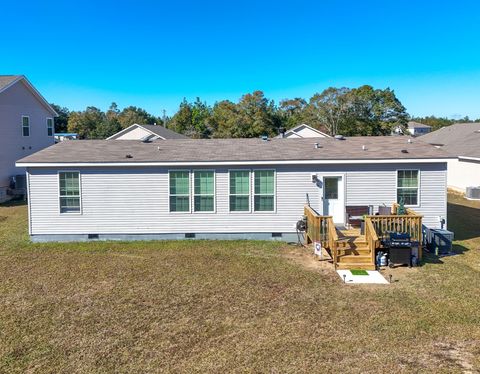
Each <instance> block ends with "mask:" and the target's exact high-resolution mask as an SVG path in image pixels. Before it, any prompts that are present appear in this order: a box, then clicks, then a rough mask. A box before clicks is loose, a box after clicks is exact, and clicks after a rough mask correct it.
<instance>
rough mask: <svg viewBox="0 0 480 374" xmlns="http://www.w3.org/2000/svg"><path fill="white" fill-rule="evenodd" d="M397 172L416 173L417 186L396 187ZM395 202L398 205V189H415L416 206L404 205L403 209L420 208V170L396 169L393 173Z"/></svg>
mask: <svg viewBox="0 0 480 374" xmlns="http://www.w3.org/2000/svg"><path fill="white" fill-rule="evenodd" d="M399 171H416V172H417V175H418V185H417V187H398V172H399ZM395 184H396V186H395V202H396V203H397V204H398V189H399V188H402V189H416V190H417V204H416V205H407V204H405V207H408V208H418V207H419V206H420V185H421V183H420V169H397V170H396V171H395Z"/></svg>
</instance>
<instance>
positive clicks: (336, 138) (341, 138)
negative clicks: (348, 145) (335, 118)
mask: <svg viewBox="0 0 480 374" xmlns="http://www.w3.org/2000/svg"><path fill="white" fill-rule="evenodd" d="M334 138H335V140H345V137H344V136H343V135H341V134H338V135H335V137H334Z"/></svg>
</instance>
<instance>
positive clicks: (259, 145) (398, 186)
mask: <svg viewBox="0 0 480 374" xmlns="http://www.w3.org/2000/svg"><path fill="white" fill-rule="evenodd" d="M447 161H448V155H446V153H445V152H443V151H442V150H439V149H436V148H434V147H430V146H428V145H427V144H425V143H423V142H421V141H420V140H417V139H412V138H408V139H407V138H406V137H352V138H346V139H345V140H335V139H333V138H324V139H271V140H261V139H205V140H194V139H179V140H166V141H153V142H141V141H133V140H125V141H122V142H112V141H108V140H79V141H75V142H62V143H58V144H56V145H55V146H53V147H49V148H48V149H45V150H42V151H40V152H38V153H36V154H34V155H31V156H28V157H25V158H23V159H21V160H19V161H18V162H17V165H18V166H19V167H26V168H27V176H28V182H29V183H28V187H29V197H30V198H29V233H30V236H31V239H32V240H33V241H69V240H75V241H76V240H93V239H113V240H135V239H183V238H202V239H204V238H211V239H272V238H273V239H276V240H286V241H293V240H295V241H296V240H297V235H296V229H295V227H296V226H295V224H296V222H297V221H298V220H299V219H300V218H301V217H302V215H303V214H304V205H305V204H306V203H307V201H308V202H309V203H310V204H311V207H312V208H314V209H315V210H316V211H317V212H319V213H320V214H324V215H330V216H333V220H334V222H335V223H336V224H337V225H340V226H342V225H345V223H346V217H345V211H346V206H365V205H367V206H371V207H372V208H373V209H372V210H373V211H374V212H376V211H378V209H379V207H380V206H383V205H387V206H388V205H389V206H392V204H393V203H395V202H397V201H400V199H402V200H403V201H404V202H405V203H406V205H407V206H411V207H414V209H415V211H416V212H418V213H419V214H422V215H424V217H423V222H424V224H425V225H426V226H428V227H433V228H439V227H440V226H441V220H442V219H446V216H447V201H446V172H447Z"/></svg>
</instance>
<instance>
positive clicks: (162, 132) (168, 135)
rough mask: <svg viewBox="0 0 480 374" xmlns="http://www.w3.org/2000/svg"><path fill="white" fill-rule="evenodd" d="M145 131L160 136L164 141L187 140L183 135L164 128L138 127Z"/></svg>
mask: <svg viewBox="0 0 480 374" xmlns="http://www.w3.org/2000/svg"><path fill="white" fill-rule="evenodd" d="M140 126H142V127H144V128H146V129H147V130H150V131H151V132H153V133H155V134H157V135H158V136H161V137H162V138H164V139H188V138H187V137H186V136H185V135H183V134H179V133H178V132H175V131H172V130H169V129H167V128H166V127H163V126H159V125H140Z"/></svg>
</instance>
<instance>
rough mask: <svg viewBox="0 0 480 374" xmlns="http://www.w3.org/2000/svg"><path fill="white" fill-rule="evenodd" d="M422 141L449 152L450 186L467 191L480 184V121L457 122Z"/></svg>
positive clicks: (425, 137) (424, 137)
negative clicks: (451, 157) (468, 188)
mask: <svg viewBox="0 0 480 374" xmlns="http://www.w3.org/2000/svg"><path fill="white" fill-rule="evenodd" d="M422 141H424V142H427V143H429V144H432V145H434V146H435V147H437V148H441V149H443V150H444V151H446V152H448V153H449V154H450V155H452V156H456V158H455V159H451V160H450V161H449V162H448V182H447V184H448V187H450V188H452V189H455V190H457V191H460V192H465V190H466V188H467V187H478V186H480V123H456V124H454V125H451V126H446V127H442V128H441V129H439V130H437V131H434V132H431V133H430V134H427V135H425V136H423V137H422Z"/></svg>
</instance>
